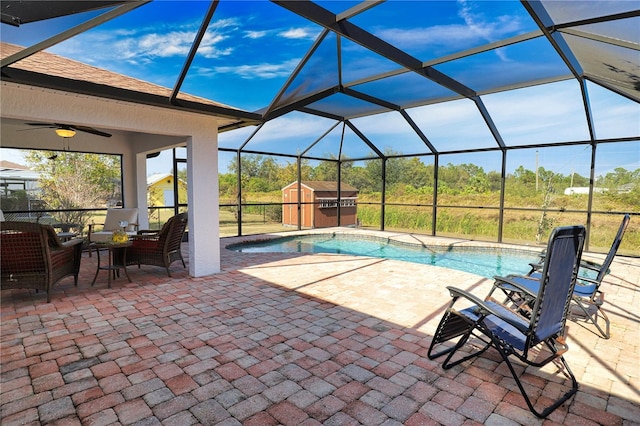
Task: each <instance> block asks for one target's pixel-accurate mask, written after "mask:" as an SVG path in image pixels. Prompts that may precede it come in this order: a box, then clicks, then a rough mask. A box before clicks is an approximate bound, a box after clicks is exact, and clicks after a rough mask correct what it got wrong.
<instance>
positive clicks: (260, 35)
mask: <svg viewBox="0 0 640 426" xmlns="http://www.w3.org/2000/svg"><path fill="white" fill-rule="evenodd" d="M268 33H269V32H268V31H245V33H244V37H245V38H250V39H253V40H257V39H259V38H263V37H265V36H266V35H267V34H268Z"/></svg>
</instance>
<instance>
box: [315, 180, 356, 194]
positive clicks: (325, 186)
mask: <svg viewBox="0 0 640 426" xmlns="http://www.w3.org/2000/svg"><path fill="white" fill-rule="evenodd" d="M302 184H303V185H306V186H308V187H309V188H311V189H313V190H314V191H335V190H336V188H337V187H338V182H335V181H319V180H303V181H302ZM357 190H358V188H356V187H354V186H351V185H349V184H348V183H344V182H342V183H341V184H340V191H343V192H344V191H357Z"/></svg>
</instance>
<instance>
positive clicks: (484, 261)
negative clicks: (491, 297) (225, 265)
mask: <svg viewBox="0 0 640 426" xmlns="http://www.w3.org/2000/svg"><path fill="white" fill-rule="evenodd" d="M227 249H229V250H234V251H238V252H243V253H269V252H279V253H337V254H350V255H356V256H370V257H378V258H383V259H393V260H403V261H405V262H414V263H422V264H426V265H435V266H441V267H444V268H450V269H456V270H459V271H464V272H470V273H472V274H476V275H480V276H483V277H486V278H492V277H493V276H495V275H508V274H525V273H527V272H529V269H530V268H529V262H535V261H537V260H538V256H537V254H536V252H534V251H528V250H514V249H505V248H489V247H487V248H484V247H460V246H428V247H425V246H421V245H418V244H406V243H399V242H395V241H390V240H387V239H383V238H376V237H369V236H354V235H343V234H320V235H297V236H291V237H282V238H275V239H272V240H261V241H252V242H244V243H237V244H232V245H229V246H227Z"/></svg>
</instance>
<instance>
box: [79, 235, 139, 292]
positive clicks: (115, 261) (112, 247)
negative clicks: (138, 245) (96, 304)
mask: <svg viewBox="0 0 640 426" xmlns="http://www.w3.org/2000/svg"><path fill="white" fill-rule="evenodd" d="M129 246H131V241H127V242H126V243H112V242H96V243H91V246H90V247H89V250H91V249H92V248H95V250H96V254H97V256H96V257H97V261H98V266H97V268H96V275H95V276H94V277H93V281H92V282H91V286H93V285H94V284H95V283H96V279H97V278H98V273H99V272H100V271H101V270H104V271H107V283H108V287H109V288H111V275H112V274H113V279H115V278H116V273H117V274H118V276H120V269H122V270H124V274H125V275H126V277H127V280H129V282H131V278H130V277H129V273H128V272H127V247H129ZM101 250H106V251H107V264H106V265H101V264H100V251H101Z"/></svg>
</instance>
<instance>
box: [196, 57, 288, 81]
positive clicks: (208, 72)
mask: <svg viewBox="0 0 640 426" xmlns="http://www.w3.org/2000/svg"><path fill="white" fill-rule="evenodd" d="M299 61H300V60H299V59H289V60H287V61H284V62H282V63H260V64H253V65H250V64H247V65H237V66H221V67H213V68H199V69H198V74H199V75H202V76H212V75H216V74H235V75H238V76H240V77H242V78H246V79H254V78H264V79H266V78H277V77H287V76H289V75H290V74H291V72H293V69H294V68H295V67H296V65H297V64H298V62H299Z"/></svg>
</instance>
